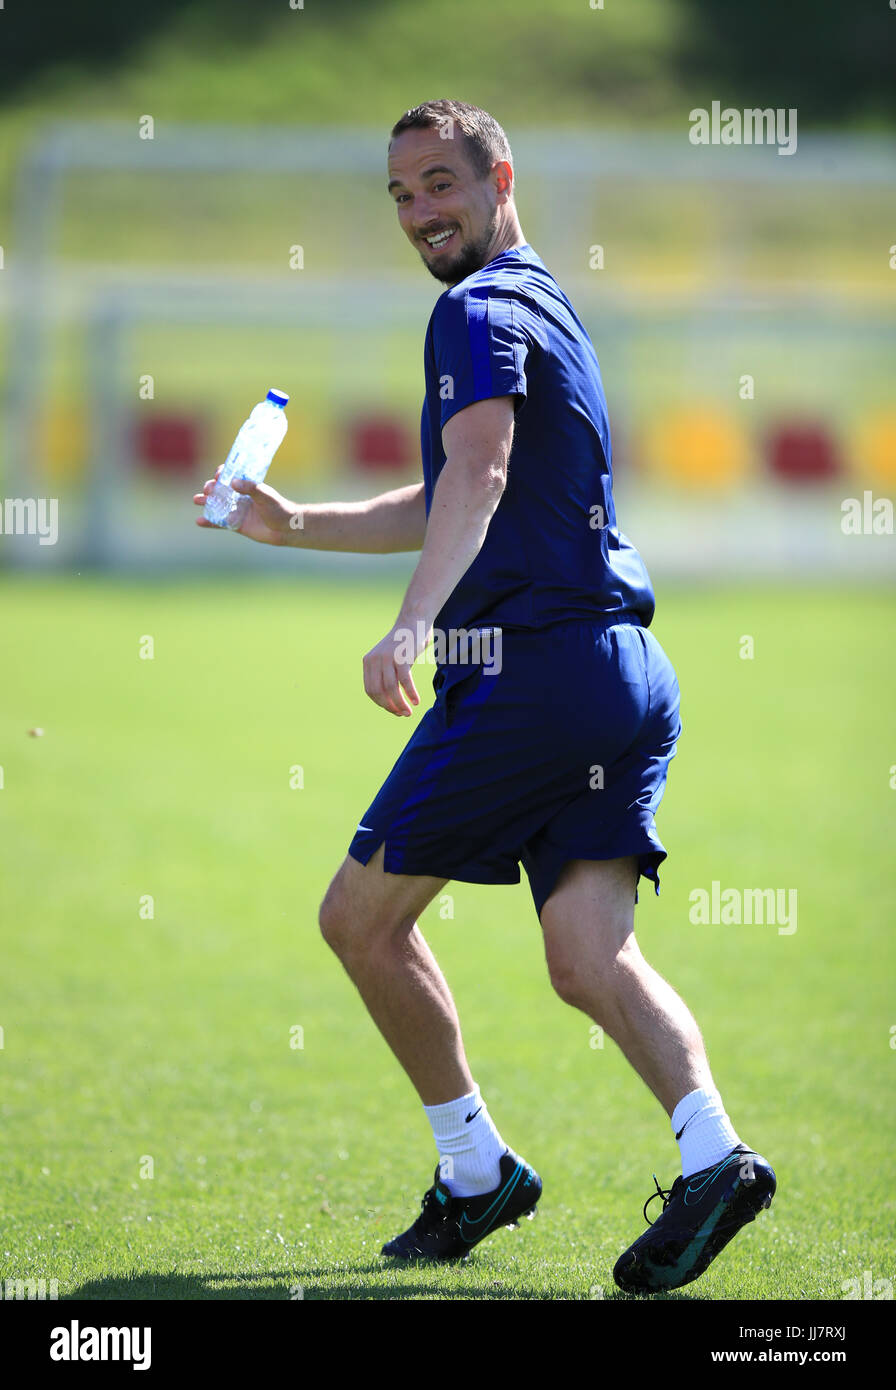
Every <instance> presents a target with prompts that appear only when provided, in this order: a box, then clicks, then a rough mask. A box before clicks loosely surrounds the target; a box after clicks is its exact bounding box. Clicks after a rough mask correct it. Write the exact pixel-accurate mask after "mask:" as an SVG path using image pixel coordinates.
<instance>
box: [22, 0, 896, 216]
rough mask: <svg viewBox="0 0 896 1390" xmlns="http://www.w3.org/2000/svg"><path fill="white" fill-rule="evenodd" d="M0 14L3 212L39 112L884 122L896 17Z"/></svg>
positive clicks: (418, 10)
mask: <svg viewBox="0 0 896 1390" xmlns="http://www.w3.org/2000/svg"><path fill="white" fill-rule="evenodd" d="M604 3H605V4H606V8H600V7H599V6H600V5H603V4H604ZM293 4H295V5H296V8H292V5H293ZM592 6H593V7H594V8H592ZM0 22H2V43H0V200H2V202H0V207H5V206H6V205H7V196H8V180H9V175H10V170H11V167H12V165H13V164H14V162H15V159H16V156H17V152H18V150H19V148H20V145H21V141H22V140H23V139H24V138H26V137H27V135H28V134H29V132H30V131H31V130H32V129H33V128H34V127H35V126H36V125H39V124H40V123H42V121H43V120H44V119H45V118H46V117H48V116H51V115H52V116H56V117H58V116H60V115H66V116H71V117H72V118H103V119H110V118H115V119H135V118H136V117H137V116H138V115H140V114H143V113H149V114H152V115H153V116H154V117H155V119H156V120H167V121H169V122H183V121H203V122H218V121H226V122H229V123H231V124H241V123H255V122H262V123H263V122H271V123H276V124H281V125H282V124H289V125H291V124H297V125H303V124H363V125H365V126H370V127H374V128H380V129H386V128H387V127H388V126H389V125H391V124H392V122H393V121H394V120H395V119H396V118H397V116H398V115H399V114H400V113H401V112H402V111H403V110H405V109H406V108H407V107H408V106H409V105H413V104H415V103H416V102H418V101H421V100H423V99H425V98H427V97H433V96H446V95H452V96H458V97H460V98H461V99H463V100H468V101H473V102H475V103H476V104H477V105H482V106H485V107H487V108H488V109H490V110H493V111H494V113H495V114H496V115H497V116H498V119H499V120H501V121H502V122H504V123H506V124H507V125H514V124H526V125H529V126H531V125H532V124H533V123H541V122H544V123H550V124H558V123H559V124H574V125H577V126H585V127H587V126H588V125H589V124H591V123H593V124H594V125H595V128H596V129H597V128H602V129H603V128H607V127H608V126H610V127H612V126H620V127H634V126H645V125H646V126H650V127H655V128H656V127H660V128H661V127H674V126H676V125H679V124H682V125H683V123H684V122H686V120H687V113H688V111H689V110H690V109H691V108H692V107H693V106H706V105H708V103H709V102H710V101H711V100H713V99H719V100H722V101H723V102H726V103H728V104H730V105H734V106H738V107H744V106H756V105H763V106H765V105H772V106H782V107H787V108H789V107H796V108H798V110H799V117H800V122H801V126H802V128H804V129H805V128H807V127H811V126H813V125H815V126H823V127H833V126H842V125H851V126H853V127H855V126H868V125H871V126H876V127H880V126H882V125H888V124H892V123H893V121H894V120H896V86H894V84H893V83H892V80H891V76H890V73H891V50H892V46H893V30H894V25H896V19H894V16H893V14H892V12H891V11H890V10H888V8H887V6H886V5H885V4H883V3H878V4H874V5H872V4H871V3H870V0H858V3H855V4H852V5H850V6H843V5H837V4H834V3H830V2H829V0H828V3H821V4H819V3H817V0H815V2H813V0H790V3H788V5H786V6H780V5H779V4H778V3H777V0H754V3H753V4H751V5H750V6H749V7H744V6H743V5H740V4H735V3H731V0H625V3H624V4H622V3H618V0H551V2H550V3H544V0H489V3H488V4H482V3H481V0H452V3H451V5H448V6H436V5H434V4H432V3H430V4H420V3H419V0H364V3H363V4H359V3H358V0H307V4H306V5H305V4H304V0H289V3H287V0H258V3H253V4H252V5H251V6H250V5H247V4H245V3H244V0H192V3H190V0H155V3H154V4H153V5H152V6H141V7H139V11H138V12H137V13H135V11H134V9H133V8H132V7H124V6H122V5H121V4H120V0H89V3H87V4H84V5H80V6H71V5H67V4H66V5H62V4H58V5H57V4H47V3H46V0H43V3H41V2H40V0H37V2H36V3H34V4H32V5H31V6H30V7H27V8H26V7H24V6H22V7H19V8H16V9H12V8H7V9H6V10H5V13H4V14H3V15H2V21H0Z"/></svg>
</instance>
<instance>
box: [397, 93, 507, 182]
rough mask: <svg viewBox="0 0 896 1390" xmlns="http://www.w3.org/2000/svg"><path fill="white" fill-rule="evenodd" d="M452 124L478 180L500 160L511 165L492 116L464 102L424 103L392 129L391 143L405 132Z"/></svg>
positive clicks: (504, 140) (442, 101) (406, 113)
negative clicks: (455, 127)
mask: <svg viewBox="0 0 896 1390" xmlns="http://www.w3.org/2000/svg"><path fill="white" fill-rule="evenodd" d="M448 120H451V121H453V122H454V124H455V125H456V126H457V128H458V130H459V131H460V132H461V134H462V135H463V137H464V142H465V144H466V147H467V153H468V155H469V157H470V163H471V164H472V165H473V169H474V171H475V173H476V176H477V178H480V179H484V178H485V177H486V175H487V174H488V172H489V170H490V169H491V167H492V165H493V164H494V163H495V162H496V161H497V160H500V159H506V160H507V161H508V162H511V163H512V161H513V155H512V154H511V153H510V144H509V142H508V139H507V136H506V135H505V134H504V131H503V130H502V129H501V127H500V126H499V125H498V122H497V121H496V120H495V118H494V116H490V115H489V114H488V112H487V111H483V110H481V109H480V107H478V106H468V105H467V103H466V102H465V101H448V100H440V101H424V102H423V103H422V104H421V105H420V106H413V107H411V109H410V111H405V113H404V115H403V116H402V118H401V120H400V121H396V123H395V125H394V126H393V127H392V134H391V137H390V138H391V139H392V140H394V139H395V137H396V136H397V135H401V134H402V132H403V131H405V130H430V129H433V128H434V127H436V126H444V125H445V123H446V122H447V121H448Z"/></svg>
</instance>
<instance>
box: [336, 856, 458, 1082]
mask: <svg viewBox="0 0 896 1390" xmlns="http://www.w3.org/2000/svg"><path fill="white" fill-rule="evenodd" d="M446 882H447V880H446V879H442V878H429V877H423V876H415V875H410V874H387V873H385V872H384V871H383V848H382V846H380V848H379V849H378V850H377V852H376V854H375V855H374V856H373V858H372V859H371V860H370V862H369V864H367V865H366V866H364V865H361V864H359V863H358V862H357V860H355V859H352V858H351V857H347V858H346V859H345V861H344V863H343V864H342V867H341V868H340V869H339V871H338V873H337V874H336V877H335V878H334V879H333V882H332V883H331V884H330V887H329V889H328V890H327V895H326V897H325V898H324V901H323V904H322V906H321V910H320V925H321V931H322V932H323V935H324V939H325V940H326V941H327V943H328V944H329V945H330V946H331V947H332V948H333V950H334V951H335V952H336V954H337V955H338V957H339V959H340V960H341V962H342V964H343V965H344V967H345V969H346V971H347V972H348V975H349V976H350V978H351V980H352V981H353V983H354V984H355V986H356V987H357V989H358V992H359V993H360V995H361V998H362V999H363V1000H364V1003H365V1004H366V1006H367V1010H368V1012H369V1014H370V1016H371V1018H372V1019H373V1021H374V1023H375V1024H376V1025H377V1027H378V1028H379V1030H380V1032H381V1033H382V1035H383V1037H384V1038H385V1040H386V1042H387V1043H388V1044H389V1046H390V1047H391V1049H392V1051H393V1052H394V1053H395V1056H396V1057H397V1058H398V1061H399V1062H400V1063H401V1065H402V1067H403V1068H404V1070H405V1071H406V1072H407V1075H408V1077H409V1078H410V1080H411V1082H412V1084H413V1085H414V1087H415V1089H416V1091H417V1094H418V1095H419V1097H420V1099H421V1101H422V1102H423V1104H424V1105H442V1104H444V1103H445V1102H447V1101H451V1100H454V1099H456V1098H457V1097H458V1096H463V1095H467V1094H469V1092H471V1091H472V1090H473V1089H474V1084H475V1083H474V1081H473V1078H472V1076H471V1075H470V1069H469V1067H468V1065H467V1059H466V1056H465V1054H464V1045H463V1040H462V1038H461V1032H460V1023H459V1022H458V1017H457V1009H456V1008H455V1005H454V1000H453V998H452V997H451V991H450V990H449V988H448V985H447V983H446V980H445V977H444V975H443V974H442V972H441V970H440V969H439V966H438V964H437V963H436V959H435V956H434V955H433V953H432V951H431V950H430V949H429V946H428V945H427V944H426V942H425V940H424V939H423V936H422V934H421V932H420V929H419V928H418V926H417V924H416V923H417V917H418V916H419V914H420V913H421V912H422V911H423V909H424V908H425V907H426V905H427V904H428V903H430V902H431V901H432V899H433V898H434V897H435V895H436V894H437V893H438V891H439V889H440V888H442V887H444V885H445V883H446Z"/></svg>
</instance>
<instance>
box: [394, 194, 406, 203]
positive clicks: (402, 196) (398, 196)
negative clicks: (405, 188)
mask: <svg viewBox="0 0 896 1390" xmlns="http://www.w3.org/2000/svg"><path fill="white" fill-rule="evenodd" d="M408 196H409V195H408V194H407V193H396V195H395V201H396V203H403V202H404V200H405V198H407V197H408Z"/></svg>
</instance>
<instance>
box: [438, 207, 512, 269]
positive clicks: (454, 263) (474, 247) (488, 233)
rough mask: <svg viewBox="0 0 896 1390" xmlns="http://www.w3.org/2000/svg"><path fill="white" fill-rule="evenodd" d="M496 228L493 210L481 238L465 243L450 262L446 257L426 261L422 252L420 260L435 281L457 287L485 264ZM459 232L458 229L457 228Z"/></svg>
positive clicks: (496, 222)
mask: <svg viewBox="0 0 896 1390" xmlns="http://www.w3.org/2000/svg"><path fill="white" fill-rule="evenodd" d="M497 226H498V210H497V208H495V211H494V212H493V213H492V216H491V221H490V222H489V225H488V226H487V227H486V229H485V231H484V232H483V233H482V236H481V237H477V239H476V240H475V241H471V242H467V244H466V245H465V246H463V247H462V248H461V250H460V251H459V252H458V253H457V255H456V256H455V257H454V258H453V259H452V260H450V261H449V260H448V259H447V257H441V256H437V257H436V259H435V260H433V261H428V260H427V259H426V257H425V256H424V255H423V253H422V252H421V254H420V259H421V260H422V261H423V264H424V265H425V266H426V269H427V270H428V271H429V273H430V275H432V276H434V277H435V279H436V280H441V281H442V282H443V283H446V282H447V283H449V284H453V285H457V284H459V283H460V281H461V280H466V278H467V276H468V275H472V274H473V272H474V271H475V270H481V269H482V267H483V266H484V265H485V264H486V262H487V258H488V252H489V247H490V246H491V244H492V238H493V237H494V235H495V230H496V228H497ZM459 230H460V228H458V231H459Z"/></svg>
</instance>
